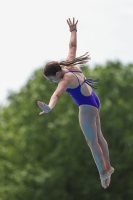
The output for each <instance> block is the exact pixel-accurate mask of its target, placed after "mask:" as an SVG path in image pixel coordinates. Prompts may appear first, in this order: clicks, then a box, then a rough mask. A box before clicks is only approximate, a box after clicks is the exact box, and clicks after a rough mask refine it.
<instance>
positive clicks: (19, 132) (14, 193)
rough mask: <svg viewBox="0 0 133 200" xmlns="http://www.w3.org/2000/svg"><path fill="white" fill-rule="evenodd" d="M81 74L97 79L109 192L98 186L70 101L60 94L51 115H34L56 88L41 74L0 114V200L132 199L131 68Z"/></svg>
mask: <svg viewBox="0 0 133 200" xmlns="http://www.w3.org/2000/svg"><path fill="white" fill-rule="evenodd" d="M82 70H83V72H84V74H85V75H86V77H92V78H99V79H100V85H99V86H98V90H97V91H96V93H97V94H98V96H99V98H100V101H101V112H100V113H101V125H102V132H103V135H104V136H105V138H106V140H107V142H108V146H109V151H110V158H111V164H112V166H113V167H114V168H115V173H114V174H113V175H112V181H111V185H110V187H109V188H108V189H106V190H104V189H103V188H102V187H101V185H100V180H99V174H98V171H97V168H96V166H95V163H94V161H93V158H92V155H91V152H90V150H89V148H88V146H87V144H86V141H85V139H84V136H83V134H82V132H81V130H80V127H79V123H78V107H77V106H76V105H75V103H74V102H73V100H72V99H71V98H70V96H69V95H68V94H64V96H63V97H61V98H60V99H59V101H58V103H57V105H56V107H55V108H54V109H53V111H52V112H51V113H49V114H46V115H43V116H39V115H38V114H39V112H40V108H39V107H38V106H37V103H36V102H37V101H38V100H40V101H44V102H45V103H48V102H49V99H50V97H51V95H52V93H53V92H54V90H55V88H56V85H54V84H50V83H49V82H48V81H47V80H45V79H44V77H43V75H42V69H40V70H37V71H35V72H34V73H33V75H32V77H31V78H30V79H29V81H28V82H27V83H26V85H25V86H24V87H22V88H21V90H20V92H19V93H11V94H10V95H9V97H8V100H9V104H8V105H7V106H4V107H3V108H1V109H0V118H1V126H0V149H1V151H0V180H1V181H0V200H9V199H10V200H24V199H25V200H29V199H32V200H53V199H54V200H56V199H57V200H59V199H61V200H81V199H82V200H87V199H92V200H111V199H117V200H122V199H128V200H131V199H133V192H132V185H133V180H132V177H133V171H132V166H133V157H132V154H133V134H132V132H133V123H132V122H133V110H132V99H133V92H132V91H133V82H132V80H133V65H132V64H128V65H127V66H123V65H122V64H121V63H120V62H107V63H106V65H105V66H95V68H94V69H90V68H89V67H88V66H84V67H83V68H82Z"/></svg>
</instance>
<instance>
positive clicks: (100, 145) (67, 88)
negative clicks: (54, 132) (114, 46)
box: [37, 18, 114, 188]
mask: <svg viewBox="0 0 133 200" xmlns="http://www.w3.org/2000/svg"><path fill="white" fill-rule="evenodd" d="M67 23H68V26H69V29H70V32H71V36H70V41H69V52H68V56H67V58H66V61H62V62H57V61H52V62H49V63H47V64H46V66H45V68H44V76H45V78H46V79H48V80H49V81H50V82H53V83H58V86H57V89H56V90H55V92H54V93H53V95H52V96H51V98H50V101H49V104H48V105H47V104H45V103H44V102H41V101H38V102H37V104H38V106H39V107H40V108H41V109H42V112H40V115H42V114H45V113H49V112H50V111H51V110H52V109H53V108H54V106H55V105H56V103H57V101H58V99H59V98H60V97H61V96H62V95H63V94H64V93H65V92H68V93H69V94H70V95H71V96H72V98H73V99H74V101H75V103H76V104H77V105H78V107H79V124H80V127H81V130H82V132H83V134H84V136H85V139H86V141H87V144H88V146H89V147H90V150H91V152H92V156H93V158H94V161H95V163H96V166H97V168H98V171H99V175H100V179H101V184H102V186H103V188H107V187H108V186H109V184H110V179H111V174H112V173H113V172H114V168H113V167H111V165H110V159H109V151H108V144H107V142H106V140H105V139H104V137H103V134H102V132H101V125H100V116H99V112H100V100H99V99H98V97H97V95H96V93H95V92H94V91H93V89H92V88H96V86H94V85H93V84H94V83H98V80H93V79H86V78H85V76H84V74H83V73H82V71H81V70H80V69H79V68H78V67H77V66H76V65H77V64H83V63H86V62H88V61H89V60H90V55H89V54H88V52H87V53H86V54H84V55H83V56H80V57H77V58H76V49H77V23H78V20H77V21H76V22H75V19H74V18H73V20H71V19H70V18H69V19H68V20H67ZM62 66H64V67H62Z"/></svg>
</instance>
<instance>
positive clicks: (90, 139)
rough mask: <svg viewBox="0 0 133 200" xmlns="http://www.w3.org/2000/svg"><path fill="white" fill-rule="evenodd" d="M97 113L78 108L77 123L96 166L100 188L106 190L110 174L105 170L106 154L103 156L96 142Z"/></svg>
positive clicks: (81, 107) (92, 108)
mask: <svg viewBox="0 0 133 200" xmlns="http://www.w3.org/2000/svg"><path fill="white" fill-rule="evenodd" d="M98 112H99V111H98V109H97V108H95V107H93V106H89V105H82V106H80V107H79V123H80V126H81V129H82V131H83V133H84V135H85V138H86V140H87V143H88V146H89V147H90V149H91V152H92V155H93V158H94V161H95V163H96V166H97V168H98V171H99V174H100V178H101V183H102V186H103V187H104V188H106V187H107V186H108V185H109V182H110V176H111V173H109V172H108V171H107V169H106V159H105V155H106V154H105V155H103V150H102V148H101V146H100V145H99V142H98V135H97V123H96V122H97V115H99V114H98ZM106 156H107V155H106ZM108 162H109V157H108ZM109 165H110V163H109Z"/></svg>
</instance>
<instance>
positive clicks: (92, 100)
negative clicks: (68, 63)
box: [64, 69, 100, 108]
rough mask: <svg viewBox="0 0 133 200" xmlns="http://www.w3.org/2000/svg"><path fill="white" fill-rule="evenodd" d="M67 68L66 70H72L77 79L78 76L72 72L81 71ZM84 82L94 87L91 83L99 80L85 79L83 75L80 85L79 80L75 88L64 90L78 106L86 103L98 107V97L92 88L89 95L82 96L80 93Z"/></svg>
mask: <svg viewBox="0 0 133 200" xmlns="http://www.w3.org/2000/svg"><path fill="white" fill-rule="evenodd" d="M67 70H68V72H72V73H73V74H74V76H75V77H76V78H77V79H78V77H77V76H76V74H75V73H74V72H79V73H82V72H81V71H78V70H69V69H67ZM68 72H65V73H68ZM65 73H64V74H65ZM78 82H79V79H78ZM84 83H86V84H88V85H89V86H91V87H92V88H94V89H96V88H97V87H96V86H94V85H92V84H93V83H99V80H93V79H86V78H85V77H84V81H83V83H82V84H81V85H80V82H79V86H78V87H76V88H68V89H67V90H66V92H68V93H69V94H70V95H71V96H72V98H73V99H74V101H75V103H76V104H77V105H78V106H80V105H84V104H86V105H91V106H94V107H96V108H99V107H100V100H99V99H98V97H97V95H96V93H95V92H94V91H93V90H92V93H91V95H90V96H84V95H83V94H82V93H81V86H82V85H83V84H84Z"/></svg>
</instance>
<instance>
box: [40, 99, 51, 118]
mask: <svg viewBox="0 0 133 200" xmlns="http://www.w3.org/2000/svg"><path fill="white" fill-rule="evenodd" d="M37 104H38V106H39V107H40V108H41V109H42V110H43V111H42V112H40V113H39V115H43V114H45V113H49V112H50V111H51V108H50V107H49V106H48V105H47V104H45V103H44V102H41V101H37Z"/></svg>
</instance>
